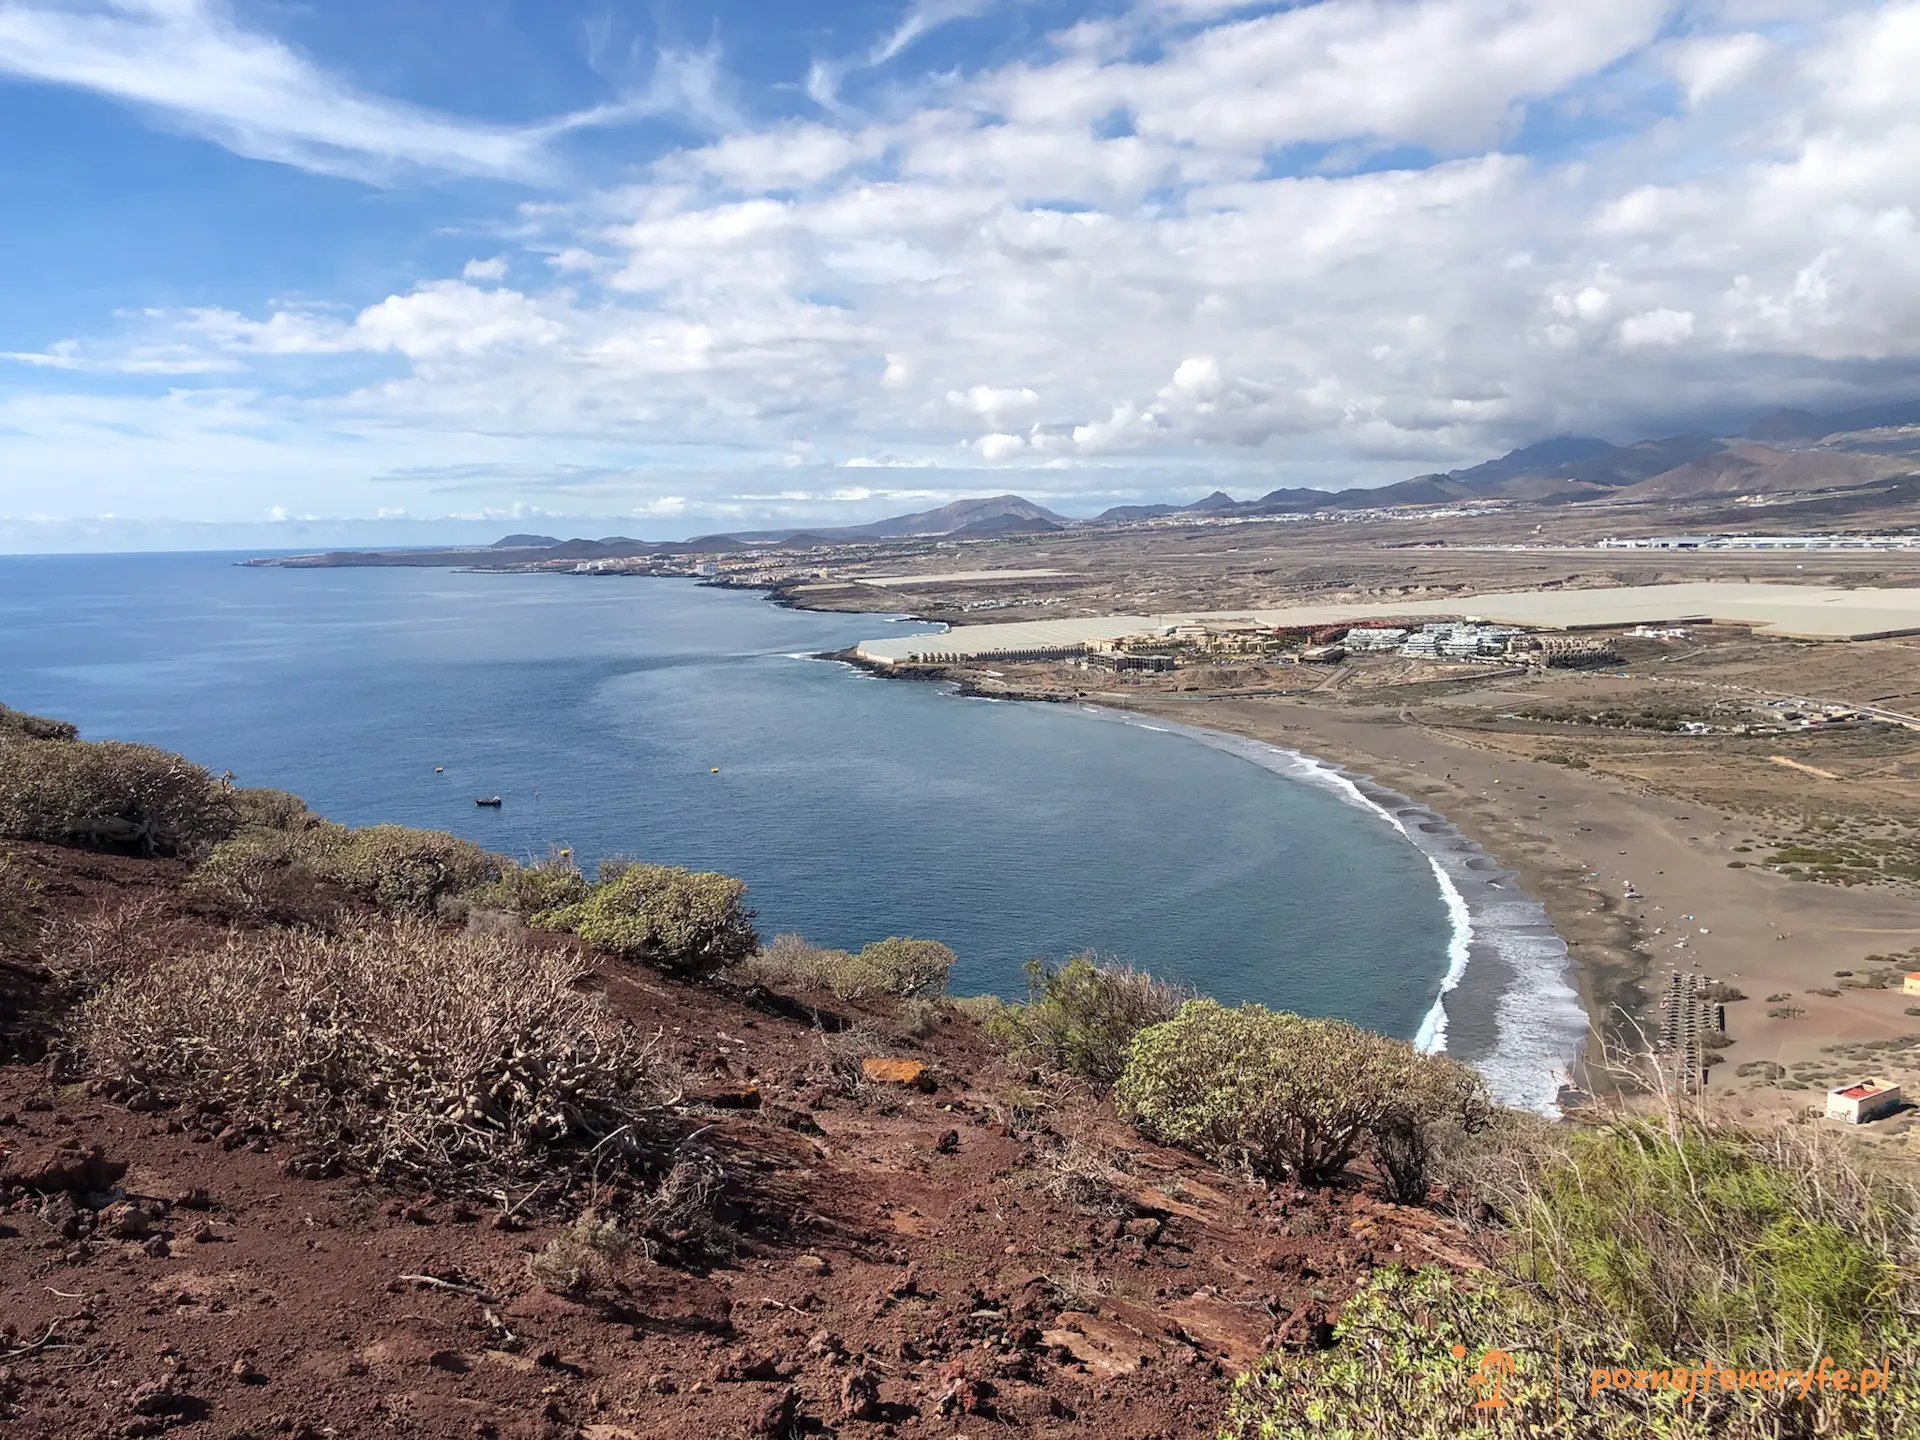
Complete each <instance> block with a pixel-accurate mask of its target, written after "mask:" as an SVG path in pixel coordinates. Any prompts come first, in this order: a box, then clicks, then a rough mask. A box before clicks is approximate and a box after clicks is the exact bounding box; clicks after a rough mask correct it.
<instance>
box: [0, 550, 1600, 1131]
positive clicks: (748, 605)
mask: <svg viewBox="0 0 1920 1440" xmlns="http://www.w3.org/2000/svg"><path fill="white" fill-rule="evenodd" d="M238 558H240V557H236V556H226V555H208V554H194V555H137V556H78V557H73V556H61V557H6V558H0V702H4V703H6V704H9V705H13V706H15V707H18V708H23V709H29V710H35V711H38V712H41V713H44V714H49V715H55V716H59V717H62V718H64V719H69V720H72V721H74V722H76V723H77V724H79V725H80V727H81V729H82V731H83V733H84V734H85V735H87V736H88V737H89V738H95V739H104V738H114V739H126V740H140V741H145V742H148V743H151V744H155V745H161V746H165V747H167V748H168V749H172V750H177V751H179V752H181V753H183V754H185V755H187V756H189V757H190V758H192V759H194V760H196V761H198V762H199V763H201V764H203V765H205V766H207V767H208V768H209V769H211V770H213V771H214V772H215V773H216V774H217V773H219V772H221V771H225V770H231V771H233V772H234V775H235V777H236V779H237V780H238V782H239V783H242V784H247V785H269V786H275V787H278V788H281V789H287V790H292V791H295V792H297V793H299V794H300V795H302V796H304V797H305V798H306V800H307V802H308V804H309V805H311V806H312V807H313V808H314V809H315V810H317V811H319V812H321V813H322V814H325V815H327V816H329V817H331V818H333V819H336V820H340V821H343V822H346V823H349V824H356V825H360V824H369V823H373V822H376V821H395V822H399V823H402V824H407V825H416V826H429V827H433V828H437V829H445V830H451V831H453V832H455V833H457V834H460V835H464V836H467V837H469V838H471V839H473V840H476V841H478V842H479V843H481V844H483V845H485V846H487V847H489V848H490V849H493V850H496V851H499V852H501V853H504V854H508V855H513V856H517V857H523V858H530V857H538V856H543V855H545V854H546V853H547V852H548V851H549V849H550V848H552V847H556V846H567V847H570V848H572V850H573V852H574V854H575V856H576V857H577V858H579V859H580V860H582V861H583V862H584V863H586V864H587V865H588V866H591V865H592V864H593V863H594V862H595V861H597V860H598V859H599V858H601V857H603V856H608V855H616V854H628V855H635V856H638V857H641V858H643V859H647V860H654V861H660V862H665V863H672V864H683V865H689V866H693V867H695V868H700V869H717V870H724V871H727V872H728V873H730V874H734V875H738V876H740V877H741V878H743V879H744V880H745V881H746V882H747V884H748V886H749V887H750V889H749V896H750V902H751V903H752V904H753V905H754V906H755V907H756V908H757V910H758V912H759V918H758V922H757V923H758V924H759V926H760V928H761V930H762V933H763V934H766V935H769V936H771V935H773V934H775V933H778V932H781V931H797V932H799V933H801V934H803V935H805V936H806V937H807V938H808V939H809V940H812V941H814V942H815V943H819V944H827V945H835V946H843V947H858V946H860V945H863V944H865V943H867V942H868V941H871V940H875V939H879V938H881V937H884V936H887V935H900V934H905V935H916V936H924V937H929V938H933V939H938V940H943V941H945V942H946V943H947V944H949V945H951V946H952V947H953V948H954V950H955V951H956V952H957V954H958V956H959V963H958V965H957V967H956V971H955V974H954V981H953V988H954V990H955V991H956V993H974V992H983V991H992V992H995V993H999V994H1002V995H1017V994H1019V993H1021V991H1022V987H1023V977H1022V966H1023V964H1024V962H1026V961H1027V960H1029V959H1032V958H1035V957H1046V958H1051V959H1060V958H1063V957H1065V956H1067V955H1069V954H1071V953H1073V952H1075V951H1079V950H1088V949H1091V950H1096V951H1099V952H1102V953H1104V954H1109V955H1115V956H1120V957H1123V958H1125V959H1127V960H1129V961H1131V962H1133V963H1135V964H1137V965H1140V966H1143V967H1145V968H1147V969H1150V970H1153V971H1154V972H1156V973H1160V974H1164V975H1167V976H1170V977H1173V978H1176V979H1179V980H1182V981H1186V982H1189V983H1191V984H1193V985H1194V986H1196V987H1198V988H1199V989H1200V990H1202V991H1204V992H1206V993H1208V994H1211V995H1214V996H1217V997H1218V998H1220V999H1222V1000H1225V1001H1228V1002H1237V1001H1242V1000H1257V1001H1261V1002H1263V1003H1265V1004H1268V1005H1272V1006H1276V1007H1283V1008H1286V1009H1291V1010H1297V1011H1301V1012H1303V1013H1308V1014H1321V1015H1338V1016H1342V1017H1344V1018H1346V1019H1349V1020H1352V1021H1355V1022H1356V1023H1359V1024H1362V1025H1366V1026H1370V1027H1372V1028H1375V1029H1379V1030H1382V1031H1385V1032H1387V1033H1390V1034H1394V1035H1399V1036H1403V1037H1406V1038H1409V1039H1412V1038H1416V1037H1421V1038H1424V1039H1426V1040H1428V1041H1429V1042H1432V1041H1435V1040H1436V1039H1444V1021H1445V1018H1446V1015H1445V1011H1444V1009H1442V1008H1440V1007H1439V1006H1438V1005H1437V1003H1436V1002H1437V999H1438V997H1439V995H1440V993H1441V990H1442V986H1443V984H1452V983H1455V982H1458V981H1459V980H1460V978H1461V969H1462V966H1463V965H1464V964H1465V956H1466V951H1465V949H1464V946H1465V944H1466V936H1467V929H1466V927H1467V919H1466V917H1465V915H1464V913H1463V912H1462V907H1461V898H1460V894H1459V893H1458V890H1457V888H1455V887H1453V886H1451V885H1450V884H1449V883H1448V881H1447V878H1446V875H1445V874H1444V873H1443V870H1442V867H1441V866H1439V865H1437V864H1436V863H1435V862H1434V861H1433V859H1432V858H1431V857H1430V854H1429V852H1430V851H1432V850H1433V849H1434V846H1433V845H1431V844H1429V845H1428V846H1427V847H1426V848H1425V849H1423V848H1421V845H1420V844H1418V843H1416V842H1417V841H1418V840H1419V839H1420V835H1418V834H1416V833H1415V830H1414V829H1413V828H1411V827H1409V826H1408V825H1406V824H1404V823H1403V822H1402V821H1401V820H1399V819H1396V818H1395V816H1394V814H1393V813H1392V811H1393V807H1392V805H1390V804H1389V805H1386V806H1382V805H1380V804H1377V803H1375V801H1374V800H1370V799H1369V798H1367V797H1366V796H1364V795H1362V794H1361V793H1360V792H1359V791H1357V790H1356V789H1355V788H1354V786H1353V785H1351V784H1350V783H1347V782H1346V781H1344V780H1341V779H1340V778H1339V777H1337V776H1333V775H1332V774H1331V773H1330V772H1323V771H1321V770H1319V769H1317V768H1316V767H1313V766H1311V765H1308V764H1306V763H1305V762H1298V757H1292V758H1288V757H1286V752H1280V751H1273V750H1271V747H1264V746H1262V747H1251V746H1250V743H1222V742H1221V741H1220V740H1219V738H1218V737H1206V736H1200V737H1197V738H1196V737H1195V736H1193V735H1189V734H1183V733H1177V731H1176V728H1175V727H1164V726H1155V725H1145V724H1140V723H1137V722H1131V723H1130V722H1128V721H1127V720H1126V718H1125V717H1119V716H1116V715H1114V714H1112V713H1109V712H1103V711H1099V710H1095V709H1093V708H1091V707H1082V706H1073V705H1042V704H1023V703H1003V702H994V701H988V700H981V699H969V698H965V697H962V696H959V695H957V694H955V693H953V692H952V691H951V690H949V689H947V688H945V687H941V686H935V685H930V684H924V683H910V682H901V681H891V680H883V679H878V678H875V677H873V676H870V675H867V674H864V673H862V672H860V671H858V670H856V669H853V668H851V667H849V666H845V665H842V664H838V663H834V662H828V661H821V660H816V659H813V658H812V657H813V656H814V655H816V654H818V653H820V652H823V651H832V650H838V649H841V648H844V647H846V646H848V645H850V644H851V643H853V642H854V641H856V640H859V639H863V638H868V637H871V636H872V635H874V634H877V633H881V632H883V631H884V630H886V629H887V628H888V627H890V626H893V625H901V624H905V625H912V624H915V623H916V622H911V621H905V620H902V619H899V618H898V617H876V616H873V615H831V614H815V613H809V612H804V611H793V610H787V609H782V608H780V607H777V606H774V605H772V604H769V603H768V602H767V601H766V599H765V598H764V597H762V596H760V595H757V594H754V593H750V592H741V591H728V590H720V589H715V588H711V587H701V586H696V585H693V584H691V583H688V582H686V581H683V580H668V579H646V578H630V577H574V576H554V575H498V574H461V573H458V572H453V571H445V570H419V569H334V570H278V569H263V568H243V567H240V566H238V565H237V564H236V563H235V561H236V560H237V559H238ZM1203 742H1205V743H1203ZM1254 749H1257V750H1258V751H1261V752H1265V753H1264V754H1254V753H1251V752H1252V751H1253V750H1254ZM1296 762H1298V763H1296ZM436 767H438V768H436ZM493 795H498V796H500V797H501V801H502V804H501V806H500V808H499V809H497V810H493V809H482V808H480V807H477V806H476V805H475V804H474V800H475V799H476V798H477V797H480V796H493ZM1481 868H1482V869H1484V868H1486V867H1484V866H1482V867H1481ZM1488 1003H1489V1004H1491V1005H1495V1006H1497V1005H1498V1004H1499V1003H1501V997H1498V996H1495V997H1490V999H1489V1001H1488ZM1457 1028H1458V1027H1457V1024H1456V1029H1457ZM1499 1029H1500V1027H1497V1026H1490V1025H1483V1026H1481V1027H1480V1031H1479V1036H1478V1038H1477V1039H1475V1040H1474V1041H1473V1048H1474V1049H1475V1050H1476V1051H1479V1052H1482V1054H1480V1055H1473V1056H1467V1057H1466V1058H1474V1059H1477V1060H1478V1059H1486V1058H1490V1057H1492V1052H1493V1051H1494V1050H1495V1049H1496V1048H1497V1047H1498V1045H1499V1043H1500V1040H1501V1036H1500V1034H1499V1033H1498V1032H1499ZM1437 1032H1438V1033H1437ZM1516 1038H1518V1037H1517V1036H1516ZM1563 1048H1564V1047H1563ZM1554 1063H1560V1062H1557V1061H1554V1060H1553V1058H1552V1057H1551V1056H1548V1057H1546V1058H1545V1059H1544V1060H1542V1059H1538V1058H1536V1059H1530V1060H1528V1062H1527V1065H1526V1069H1527V1071H1528V1074H1527V1075H1526V1077H1525V1079H1524V1082H1521V1081H1516V1082H1515V1083H1514V1084H1513V1085H1507V1084H1506V1083H1504V1082H1501V1083H1498V1084H1496V1088H1497V1089H1503V1090H1511V1091H1513V1092H1514V1093H1513V1095H1512V1098H1514V1099H1516V1100H1524V1101H1526V1102H1527V1103H1537V1102H1538V1099H1539V1097H1540V1096H1541V1095H1542V1094H1544V1095H1546V1096H1547V1097H1549V1098H1550V1096H1551V1093H1552V1088H1553V1086H1552V1084H1551V1083H1549V1079H1550V1078H1551V1079H1552V1080H1557V1076H1554V1077H1547V1076H1545V1075H1544V1074H1543V1073H1542V1071H1541V1069H1540V1066H1541V1065H1542V1064H1549V1065H1551V1064H1554ZM1483 1068H1487V1069H1488V1071H1489V1075H1490V1077H1491V1076H1494V1075H1496V1074H1497V1073H1498V1066H1497V1065H1492V1066H1485V1065H1483ZM1543 1087H1544V1088H1543ZM1522 1091H1524V1092H1525V1093H1524V1094H1522V1093H1520V1092H1522Z"/></svg>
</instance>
